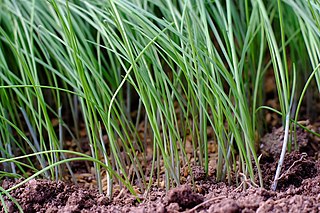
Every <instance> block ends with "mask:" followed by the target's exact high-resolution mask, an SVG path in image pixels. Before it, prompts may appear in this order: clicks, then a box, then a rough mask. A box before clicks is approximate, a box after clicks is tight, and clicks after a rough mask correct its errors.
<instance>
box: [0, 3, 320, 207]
mask: <svg viewBox="0 0 320 213" xmlns="http://www.w3.org/2000/svg"><path fill="white" fill-rule="evenodd" d="M0 8H1V11H2V13H1V14H0V40H1V43H0V82H1V85H0V90H1V92H0V96H1V99H0V110H1V114H0V132H1V138H0V145H1V147H0V154H1V157H2V158H1V161H0V163H1V165H2V166H3V168H4V169H5V170H4V171H5V175H4V176H10V175H11V174H14V175H21V176H23V177H26V178H27V179H26V181H27V180H29V179H30V178H31V177H35V176H42V177H45V178H50V179H53V180H57V179H59V178H61V177H62V176H63V174H65V173H64V172H65V170H67V171H68V172H69V173H70V174H71V176H73V172H72V169H73V168H72V167H71V166H70V164H69V162H71V161H72V160H83V161H88V162H92V163H93V164H92V165H93V167H94V170H95V177H96V179H97V185H98V188H99V190H100V191H102V189H103V183H102V177H101V173H102V171H106V172H107V188H108V195H109V196H112V188H113V184H114V183H115V182H118V183H121V184H123V185H124V186H125V187H127V188H128V189H129V190H131V192H132V193H134V189H133V181H134V180H137V181H138V184H139V187H140V188H141V190H143V191H144V192H145V193H147V192H148V190H149V188H150V187H151V185H152V184H153V183H154V179H153V178H154V177H156V178H157V179H158V180H159V178H160V177H164V180H165V186H166V188H167V189H169V188H170V187H172V186H176V185H179V184H180V182H181V180H180V169H181V167H182V166H184V165H188V167H189V168H190V167H191V166H192V165H191V160H192V161H194V162H195V163H196V164H199V165H200V166H202V167H203V168H204V170H205V171H206V173H208V171H209V161H210V156H209V150H208V141H209V140H214V141H215V143H216V144H217V145H218V151H217V152H218V159H217V168H216V170H217V173H216V178H217V179H218V180H220V181H225V180H227V181H229V182H230V183H231V181H232V179H235V180H236V181H237V183H240V182H241V181H242V179H241V178H242V177H243V176H245V177H248V178H249V179H250V180H251V181H252V182H253V183H255V177H256V176H258V179H259V182H258V183H257V184H258V185H259V186H261V187H262V186H263V180H262V174H261V169H260V167H259V160H258V157H257V149H256V147H258V142H259V141H258V139H259V134H262V133H263V131H261V129H262V127H263V125H264V117H263V113H261V110H259V109H270V108H268V107H267V106H263V104H264V98H265V95H266V94H265V91H264V90H263V84H264V79H265V73H266V72H267V71H268V70H270V69H272V70H273V73H274V76H275V85H276V88H277V99H278V100H279V105H280V108H279V109H273V110H278V111H279V113H280V114H281V115H282V122H283V125H284V126H285V137H284V143H283V144H284V145H283V151H282V155H281V156H282V159H283V156H284V153H285V151H286V148H287V141H288V138H289V129H290V127H291V124H292V123H291V122H290V121H291V119H293V117H292V115H294V114H295V122H294V123H296V122H297V120H298V113H299V109H300V106H301V103H302V98H300V100H299V96H300V97H303V96H304V93H305V90H306V87H305V88H304V89H302V88H303V85H304V82H303V81H298V82H297V81H296V79H303V77H305V76H308V75H310V73H311V75H310V78H309V80H308V84H309V82H310V81H311V79H312V78H313V77H314V76H315V79H316V81H317V85H318V88H319V89H320V87H319V85H320V84H319V78H320V77H319V72H317V71H318V69H319V56H320V54H319V48H320V44H319V35H320V27H319V26H320V25H319V20H320V19H319V8H320V7H319V3H318V2H317V1H311V0H310V1H308V2H300V1H280V0H278V1H271V2H270V4H268V5H266V4H265V3H264V2H263V1H262V0H257V1H248V0H240V1H237V2H234V1H230V0H227V1H213V2H210V1H188V0H186V1H177V2H175V1H171V0H162V1H156V2H150V1H143V0H139V1H127V0H111V1H90V2H89V1H62V0H50V1H35V0H33V1H11V0H4V1H1V2H0ZM284 14H286V15H284ZM301 91H302V94H301V95H300V93H301ZM134 96H137V98H136V100H133V97H134ZM297 100H299V101H297ZM134 101H136V102H137V104H135V105H133V103H134ZM132 111H136V114H137V115H136V116H132V115H131V112H132ZM53 120H56V121H58V124H57V125H56V124H54V123H53V122H52V121H53ZM79 123H83V124H84V127H85V132H86V136H87V138H88V143H89V146H90V151H89V154H90V156H89V155H85V154H83V153H81V147H82V145H83V144H81V143H83V142H80V141H81V140H80V126H79ZM140 123H143V124H144V132H143V133H141V132H139V128H138V127H139V124H140ZM57 126H58V128H57ZM208 128H210V129H212V130H213V136H212V138H208V134H207V131H208ZM104 135H106V136H107V140H105V139H104ZM189 135H191V138H192V141H191V143H192V148H193V151H192V153H191V155H190V153H187V151H186V149H185V147H186V143H187V142H188V141H187V140H188V138H189V137H188V136H189ZM66 138H69V139H70V140H71V139H72V140H73V141H74V142H76V145H77V147H78V148H77V149H78V151H79V152H73V151H66V150H64V149H65V147H66V146H65V145H66V143H65V142H66ZM150 148H151V149H152V161H151V167H152V169H151V173H150V174H149V173H148V174H147V175H146V170H145V167H144V165H145V163H146V161H147V160H146V159H147V154H148V153H147V150H148V149H150ZM290 148H291V147H289V149H290ZM121 153H125V155H122V154H121ZM72 155H79V156H80V157H74V158H73V157H70V156H72ZM22 159H23V160H22ZM34 160H36V161H35V163H34ZM161 163H162V164H163V165H161ZM64 164H65V165H67V166H66V167H64V166H63V165H64ZM281 164H282V160H281V159H280V161H279V167H278V172H277V175H276V177H275V183H274V187H273V188H274V189H275V188H276V180H277V176H278V175H279V174H280V171H281ZM89 166H90V165H89ZM161 166H163V167H164V173H163V174H162V173H161V168H160V167H161ZM30 171H32V172H33V174H32V175H31V176H30ZM233 174H235V176H233ZM73 178H75V177H73ZM10 190H12V188H11V189H9V190H8V191H10ZM1 201H2V197H1Z"/></svg>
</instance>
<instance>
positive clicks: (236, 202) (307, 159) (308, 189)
mask: <svg viewBox="0 0 320 213" xmlns="http://www.w3.org/2000/svg"><path fill="white" fill-rule="evenodd" d="M282 135H283V130H282V128H279V129H274V130H273V132H272V133H270V134H267V135H266V136H265V137H264V138H263V139H262V140H261V141H262V145H261V154H262V157H261V160H260V162H261V168H262V171H263V177H264V183H265V188H264V189H263V188H256V187H254V186H252V185H251V184H250V182H248V183H245V184H242V185H241V186H240V187H236V186H227V185H226V184H225V183H217V182H215V180H214V178H213V177H205V175H204V173H203V170H201V169H199V167H196V166H195V167H194V168H193V173H194V176H195V177H197V178H195V179H196V181H195V185H194V187H192V186H191V184H184V185H181V186H179V187H176V188H173V189H171V190H170V191H169V192H167V193H166V191H165V190H164V189H161V188H158V187H156V186H154V187H152V188H151V190H150V193H149V194H148V196H147V197H146V198H144V197H143V196H142V195H141V196H140V201H141V202H140V203H139V202H138V201H137V199H136V198H135V197H134V196H132V195H131V194H130V193H129V192H127V191H121V192H120V193H118V194H117V195H116V196H115V197H114V199H113V200H112V201H110V200H109V199H108V198H107V197H106V196H105V195H103V194H99V193H98V192H97V191H96V190H89V189H86V188H84V187H80V186H75V185H72V184H67V183H64V182H53V181H48V180H31V181H29V182H28V183H26V184H24V185H23V186H22V187H20V188H18V189H15V190H13V191H11V192H10V194H11V195H12V196H13V197H14V198H15V199H16V200H17V202H18V203H19V204H20V205H21V207H22V208H23V210H24V212H48V213H49V212H50V213H51V212H52V213H53V212H70V213H71V212H159V213H160V212H163V213H164V212H203V213H205V212H221V213H222V212H230V213H231V212H320V161H319V160H318V157H317V156H318V153H317V150H318V147H317V144H315V143H314V142H312V140H310V139H309V137H308V135H307V134H306V133H305V132H303V131H301V130H299V131H298V146H299V151H294V152H291V153H290V154H287V155H286V158H285V165H284V167H283V170H282V176H281V177H280V179H279V183H278V190H277V191H276V192H274V191H271V190H269V187H270V185H271V183H272V181H273V176H274V173H275V170H276V166H277V160H278V157H279V153H280V152H279V151H280V150H281V141H282ZM19 181H21V180H19ZM19 181H17V182H19ZM17 182H14V181H12V180H5V181H3V182H2V187H3V188H4V189H8V188H10V187H11V186H13V185H14V184H16V183H17ZM244 185H246V186H247V188H246V189H244V187H243V186H244ZM3 198H4V200H5V202H6V205H7V207H8V208H9V209H8V212H17V208H16V206H15V205H14V204H13V202H11V201H10V199H8V198H7V197H6V196H4V197H3ZM0 207H1V209H0V210H1V212H4V209H3V207H2V206H0Z"/></svg>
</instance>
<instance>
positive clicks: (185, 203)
mask: <svg viewBox="0 0 320 213" xmlns="http://www.w3.org/2000/svg"><path fill="white" fill-rule="evenodd" d="M167 199H168V203H169V204H171V203H177V204H178V205H179V206H180V207H182V208H192V207H194V206H195V205H197V204H199V203H201V202H203V200H204V197H203V196H202V195H200V194H197V193H195V192H193V191H192V188H191V187H190V186H189V185H181V186H179V187H176V188H174V189H171V190H170V191H169V192H168V196H167Z"/></svg>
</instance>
